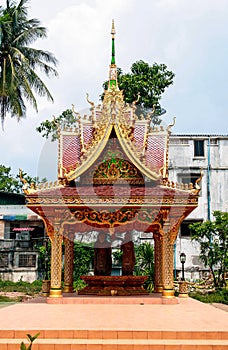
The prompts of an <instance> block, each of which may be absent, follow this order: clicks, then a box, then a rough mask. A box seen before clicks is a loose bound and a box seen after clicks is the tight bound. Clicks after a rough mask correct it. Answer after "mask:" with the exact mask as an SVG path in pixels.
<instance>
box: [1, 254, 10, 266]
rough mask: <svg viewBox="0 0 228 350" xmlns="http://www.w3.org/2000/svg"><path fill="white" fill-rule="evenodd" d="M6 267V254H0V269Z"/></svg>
mask: <svg viewBox="0 0 228 350" xmlns="http://www.w3.org/2000/svg"><path fill="white" fill-rule="evenodd" d="M7 267H8V253H3V252H1V255H0V268H7Z"/></svg>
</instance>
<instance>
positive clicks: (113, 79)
mask: <svg viewBox="0 0 228 350" xmlns="http://www.w3.org/2000/svg"><path fill="white" fill-rule="evenodd" d="M115 34H116V30H115V25H114V19H113V20H112V29H111V35H112V58H111V65H110V70H109V88H112V87H113V86H116V87H117V67H116V59H115Z"/></svg>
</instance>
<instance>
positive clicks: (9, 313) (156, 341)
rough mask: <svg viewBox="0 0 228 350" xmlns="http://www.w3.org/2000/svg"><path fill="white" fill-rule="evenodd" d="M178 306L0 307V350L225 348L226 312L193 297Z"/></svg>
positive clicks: (40, 305) (193, 349)
mask: <svg viewBox="0 0 228 350" xmlns="http://www.w3.org/2000/svg"><path fill="white" fill-rule="evenodd" d="M178 302H179V303H178V304H173V305H164V304H98V303H97V304H92V303H91V304H57V305H51V304H47V303H45V302H41V303H21V304H15V305H11V306H8V307H4V308H2V309H0V350H16V349H17V350H19V348H20V346H19V344H20V342H21V341H22V340H23V341H26V334H27V333H30V334H31V335H34V334H36V333H37V332H40V336H39V338H38V339H37V340H36V341H35V342H34V346H33V350H119V349H121V350H139V349H140V350H155V349H156V350H227V349H228V312H226V311H225V310H222V309H220V308H216V307H213V306H212V305H208V304H203V303H201V302H199V301H196V300H193V299H191V298H188V299H179V300H178Z"/></svg>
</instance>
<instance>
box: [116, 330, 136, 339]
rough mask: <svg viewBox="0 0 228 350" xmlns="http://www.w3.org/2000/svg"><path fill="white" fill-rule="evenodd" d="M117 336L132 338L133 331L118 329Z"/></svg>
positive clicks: (119, 337)
mask: <svg viewBox="0 0 228 350" xmlns="http://www.w3.org/2000/svg"><path fill="white" fill-rule="evenodd" d="M117 337H118V339H132V338H133V332H132V331H118V334H117Z"/></svg>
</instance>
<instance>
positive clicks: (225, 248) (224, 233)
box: [189, 211, 228, 287]
mask: <svg viewBox="0 0 228 350" xmlns="http://www.w3.org/2000/svg"><path fill="white" fill-rule="evenodd" d="M213 216H214V218H215V220H214V221H205V222H203V223H200V222H198V223H195V224H192V225H190V226H189V227H190V229H191V232H192V240H194V241H196V242H198V243H199V244H200V258H201V259H202V261H203V263H204V266H205V267H207V266H208V267H209V268H210V271H211V273H212V276H213V279H214V285H215V287H223V286H225V285H226V280H225V277H226V273H227V271H228V213H227V212H221V211H214V213H213Z"/></svg>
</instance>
